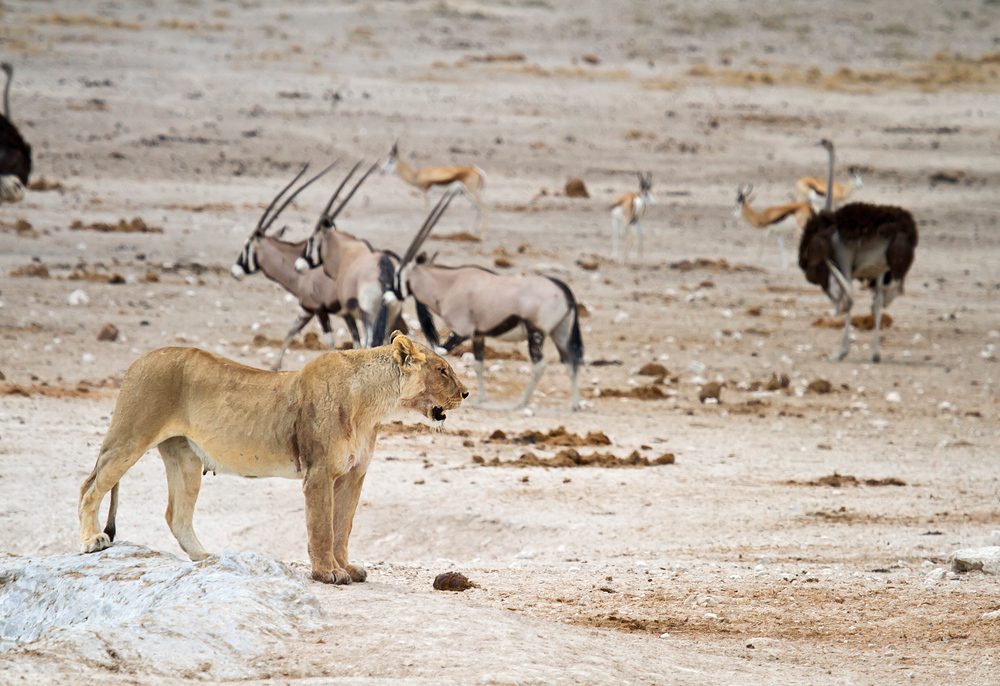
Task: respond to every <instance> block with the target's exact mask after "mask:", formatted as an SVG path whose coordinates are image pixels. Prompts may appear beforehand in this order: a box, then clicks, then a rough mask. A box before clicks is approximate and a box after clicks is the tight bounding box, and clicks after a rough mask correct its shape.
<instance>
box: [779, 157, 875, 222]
mask: <svg viewBox="0 0 1000 686" xmlns="http://www.w3.org/2000/svg"><path fill="white" fill-rule="evenodd" d="M847 171H848V173H849V174H850V175H851V180H850V181H848V182H847V183H846V184H841V183H837V182H835V181H833V180H832V179H831V180H830V183H829V184H828V183H827V182H826V180H824V179H820V178H817V177H815V176H803V177H802V178H801V179H799V180H798V181H796V182H795V192H796V202H809V203H810V204H812V206H813V209H815V210H816V211H817V212H819V211H820V210H821V209H822V208H823V205H824V204H825V203H826V189H827V188H831V187H832V188H833V202H834V204H839V203H842V202H843V201H844V200H847V198H848V197H849V196H850V195H851V193H853V192H854V191H856V190H858V191H859V190H861V187H862V186H863V185H864V182H863V181H862V180H861V175H862V174H864V173H865V172H866V171H868V167H857V166H850V167H848V168H847Z"/></svg>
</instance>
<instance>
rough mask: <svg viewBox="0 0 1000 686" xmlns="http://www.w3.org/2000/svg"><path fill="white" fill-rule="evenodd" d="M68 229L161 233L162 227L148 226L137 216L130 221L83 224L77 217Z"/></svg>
mask: <svg viewBox="0 0 1000 686" xmlns="http://www.w3.org/2000/svg"><path fill="white" fill-rule="evenodd" d="M69 229H70V231H100V232H102V233H163V228H161V227H159V226H149V225H147V224H146V222H144V221H143V220H142V219H140V218H139V217H135V218H133V219H132V220H131V221H126V220H124V219H119V220H118V221H117V222H116V223H114V224H108V223H106V222H92V223H90V224H84V223H83V222H82V221H80V220H79V219H74V220H73V222H72V223H71V224H70V225H69Z"/></svg>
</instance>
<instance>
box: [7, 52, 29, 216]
mask: <svg viewBox="0 0 1000 686" xmlns="http://www.w3.org/2000/svg"><path fill="white" fill-rule="evenodd" d="M0 69H3V72H4V73H5V74H6V75H7V84H6V85H5V86H4V89H3V115H2V116H0V202H18V201H19V200H21V199H22V198H23V197H24V189H25V188H26V187H27V185H28V174H30V173H31V146H30V145H28V144H27V143H26V142H25V141H24V138H22V137H21V134H20V132H19V131H18V130H17V127H15V126H14V125H13V124H12V123H11V121H10V82H11V78H12V77H13V76H14V67H12V66H11V65H10V64H9V63H8V62H4V63H3V64H0Z"/></svg>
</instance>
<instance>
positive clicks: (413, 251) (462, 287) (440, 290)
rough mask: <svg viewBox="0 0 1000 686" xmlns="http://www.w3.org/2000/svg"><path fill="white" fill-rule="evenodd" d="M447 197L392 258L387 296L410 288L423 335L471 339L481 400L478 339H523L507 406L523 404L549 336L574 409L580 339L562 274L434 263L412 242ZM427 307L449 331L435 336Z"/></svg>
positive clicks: (433, 340)
mask: <svg viewBox="0 0 1000 686" xmlns="http://www.w3.org/2000/svg"><path fill="white" fill-rule="evenodd" d="M454 196H455V192H454V191H451V192H449V193H448V194H447V195H445V196H444V197H443V198H441V201H440V202H439V203H438V204H437V206H436V207H435V208H434V210H433V211H432V212H431V214H430V215H429V216H428V218H427V221H426V222H424V225H423V226H422V227H421V229H420V231H419V232H418V233H417V235H416V237H415V238H414V239H413V242H412V243H411V244H410V247H409V248H408V249H407V251H406V254H405V255H404V256H403V258H402V259H401V260H400V262H399V268H398V270H397V276H396V292H395V294H394V296H391V297H388V298H387V300H390V301H391V300H394V299H396V298H398V299H399V300H404V299H405V298H407V297H408V296H410V295H412V296H413V298H414V300H415V301H416V309H417V317H418V319H419V320H420V327H421V329H423V332H424V335H425V336H426V337H427V340H428V342H430V344H431V345H433V346H434V347H435V348H437V347H443V348H444V350H445V351H451V350H454V349H455V348H456V347H457V346H458V345H459V344H461V343H462V342H463V341H465V340H467V339H469V338H471V339H472V351H473V354H474V355H475V360H476V361H475V369H476V379H477V382H478V387H479V393H478V395H477V397H476V402H477V403H482V402H483V401H485V400H486V386H485V383H484V381H483V365H484V358H485V350H486V346H485V338H486V337H487V336H489V337H494V338H498V339H500V340H505V341H523V340H527V341H528V354H529V356H530V357H531V362H532V366H533V369H532V374H531V380H530V381H529V382H528V385H527V387H526V388H525V389H524V393H522V395H521V397H520V399H519V400H518V401H517V404H516V405H515V408H517V409H520V408H523V407H525V406H526V405H527V404H528V400H529V399H530V398H531V394H532V393H533V392H534V391H535V387H536V386H538V382H539V380H540V379H541V376H542V372H543V371H544V370H545V361H544V357H543V351H542V345H543V344H544V343H545V337H546V336H551V337H552V341H553V343H555V344H556V348H557V349H558V350H559V358H560V360H561V361H562V362H563V364H565V365H566V368H567V371H568V372H569V378H570V385H571V387H572V400H571V402H570V407H571V409H574V410H576V409H579V407H580V392H579V388H578V386H577V372H578V370H579V367H580V364H581V363H582V361H583V339H582V337H581V336H580V324H579V321H578V312H577V304H576V298H575V297H574V296H573V292H572V291H571V290H570V288H569V286H567V285H566V284H565V283H563V282H562V281H559V280H558V279H554V278H552V277H548V276H501V275H500V274H496V273H494V272H491V271H490V270H488V269H484V268H483V267H478V266H471V265H469V266H461V267H449V266H444V265H440V264H436V263H435V262H434V258H433V257H432V258H428V257H427V255H426V253H419V254H418V252H419V251H420V247H421V245H422V244H423V242H424V241H425V240H426V238H427V236H428V235H429V234H430V232H431V229H433V228H434V224H435V223H436V222H437V220H438V219H439V218H440V216H441V214H442V213H443V212H444V210H445V209H446V208H447V206H448V203H450V202H451V199H452V198H453V197H454ZM431 312H434V313H436V314H437V315H439V316H440V317H441V318H442V319H443V320H444V322H445V324H446V325H447V326H448V328H449V329H451V335H450V336H449V337H448V340H447V341H445V342H444V344H443V346H442V344H441V343H440V342H439V339H438V334H437V330H436V328H435V326H434V321H433V319H432V317H431Z"/></svg>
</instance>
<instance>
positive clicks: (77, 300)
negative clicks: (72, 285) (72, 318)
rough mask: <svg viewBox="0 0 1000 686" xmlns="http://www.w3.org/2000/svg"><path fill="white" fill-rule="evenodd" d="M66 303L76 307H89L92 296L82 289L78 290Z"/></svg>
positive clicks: (71, 294)
mask: <svg viewBox="0 0 1000 686" xmlns="http://www.w3.org/2000/svg"><path fill="white" fill-rule="evenodd" d="M66 303H67V304H69V305H71V306H74V307H75V306H76V305H89V304H90V296H89V295H87V293H86V292H85V291H84V290H83V289H82V288H77V289H76V290H75V291H73V292H72V293H70V294H69V297H68V298H66Z"/></svg>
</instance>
